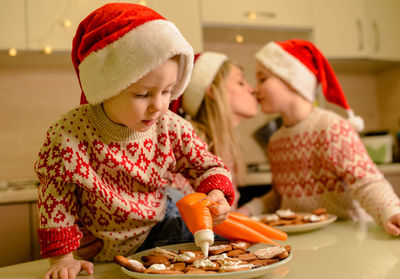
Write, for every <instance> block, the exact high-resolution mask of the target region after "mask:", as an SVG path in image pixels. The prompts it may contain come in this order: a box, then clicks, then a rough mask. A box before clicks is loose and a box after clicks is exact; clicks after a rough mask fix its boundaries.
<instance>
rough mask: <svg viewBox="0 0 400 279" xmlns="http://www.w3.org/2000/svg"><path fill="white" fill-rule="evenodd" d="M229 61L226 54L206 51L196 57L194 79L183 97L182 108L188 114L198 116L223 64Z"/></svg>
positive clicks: (192, 78)
mask: <svg viewBox="0 0 400 279" xmlns="http://www.w3.org/2000/svg"><path fill="white" fill-rule="evenodd" d="M227 60H228V57H227V56H226V55H225V54H222V53H218V52H213V51H206V52H203V53H200V54H196V55H195V62H194V66H193V72H192V77H191V79H190V82H189V85H188V87H187V88H186V91H185V93H184V94H183V95H182V108H183V110H184V111H185V113H186V114H188V115H190V116H192V117H194V116H196V115H197V113H198V111H199V109H200V106H201V103H202V102H203V99H204V96H205V94H206V89H207V87H208V86H210V85H211V83H212V82H213V80H214V79H215V76H216V75H217V73H218V71H219V69H220V68H221V66H222V64H224V62H225V61H227Z"/></svg>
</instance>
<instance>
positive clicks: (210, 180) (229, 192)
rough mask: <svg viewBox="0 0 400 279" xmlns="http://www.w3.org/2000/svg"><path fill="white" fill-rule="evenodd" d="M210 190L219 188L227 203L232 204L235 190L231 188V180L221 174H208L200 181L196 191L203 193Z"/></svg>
mask: <svg viewBox="0 0 400 279" xmlns="http://www.w3.org/2000/svg"><path fill="white" fill-rule="evenodd" d="M212 190H221V191H222V192H223V193H224V195H225V198H226V200H227V201H228V203H229V205H232V204H233V201H234V200H235V191H234V190H233V186H232V182H231V180H230V179H229V178H228V177H227V176H225V175H223V174H214V175H210V176H209V177H207V178H206V179H204V180H202V181H201V182H200V185H199V186H198V187H197V189H196V191H197V192H200V193H204V194H208V193H209V192H211V191H212Z"/></svg>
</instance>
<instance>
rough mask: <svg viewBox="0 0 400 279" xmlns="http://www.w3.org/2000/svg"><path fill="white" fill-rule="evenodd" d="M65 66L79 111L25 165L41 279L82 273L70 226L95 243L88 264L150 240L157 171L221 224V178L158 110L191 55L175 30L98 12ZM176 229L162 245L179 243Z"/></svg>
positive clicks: (226, 189)
mask: <svg viewBox="0 0 400 279" xmlns="http://www.w3.org/2000/svg"><path fill="white" fill-rule="evenodd" d="M72 60H73V64H74V66H75V69H76V72H77V74H78V78H79V82H80V85H81V88H82V91H83V93H84V96H85V98H86V99H87V101H88V102H89V104H86V105H83V106H80V107H78V108H76V109H74V110H72V111H70V112H68V113H67V114H65V115H64V116H62V117H61V118H60V119H59V120H58V121H56V122H55V123H54V124H53V125H52V126H51V127H50V128H49V130H48V132H47V138H46V140H45V143H44V145H43V147H42V148H41V150H40V153H39V158H38V160H37V162H36V164H35V170H36V173H37V175H38V177H39V179H40V188H39V200H38V210H39V220H40V228H39V230H38V234H39V241H40V243H41V248H42V255H43V256H44V257H50V264H51V266H50V268H49V271H48V272H47V274H46V276H45V278H51V277H53V278H75V276H76V274H77V273H79V271H80V270H81V269H85V270H87V271H88V272H89V273H92V268H93V266H92V264H91V263H89V262H86V261H79V260H76V259H74V257H73V255H72V252H73V251H74V250H76V249H77V247H78V246H79V239H80V238H81V233H80V231H79V229H78V226H77V225H76V223H77V221H78V220H79V222H81V223H82V225H83V226H84V227H85V228H86V229H88V230H89V231H90V232H91V233H92V234H93V235H94V236H95V237H97V238H99V239H102V240H103V243H104V244H103V248H102V250H101V252H100V253H99V254H97V256H96V257H95V260H98V261H111V260H112V259H113V257H114V256H115V255H116V254H125V255H126V254H131V253H133V252H134V251H136V250H137V249H140V247H141V245H143V243H144V241H145V240H146V238H147V240H148V239H153V238H154V237H155V235H157V234H158V233H159V232H160V228H159V226H158V225H157V224H160V223H163V222H162V221H163V219H164V217H165V215H166V211H167V210H168V209H169V208H167V199H166V188H165V184H166V182H165V179H164V174H165V173H166V172H167V171H169V172H173V173H182V174H183V175H184V176H185V178H187V179H188V180H189V181H190V183H191V185H192V186H193V188H194V190H196V191H198V192H203V193H206V194H208V196H209V198H210V199H211V200H213V201H214V202H216V203H217V205H216V206H215V208H214V209H213V212H214V213H215V215H216V218H215V221H216V222H221V221H222V220H224V219H225V218H226V215H227V214H228V212H229V205H228V203H227V200H228V202H230V203H232V202H233V200H234V192H233V189H232V184H231V181H230V174H229V171H228V170H227V168H226V167H225V166H224V165H223V163H222V161H221V160H220V159H219V158H218V157H216V156H214V155H212V154H211V153H210V152H209V151H207V145H206V144H205V143H204V142H203V141H202V140H200V139H199V138H198V137H197V136H196V134H195V133H194V131H193V129H192V126H191V125H190V124H189V123H188V122H187V121H185V120H184V119H182V118H180V117H179V116H177V115H176V114H174V113H172V112H170V111H168V105H169V103H170V100H171V99H175V98H177V97H179V95H180V94H181V93H182V92H183V90H184V89H185V88H186V86H187V83H188V82H189V77H190V74H191V71H192V66H193V50H192V48H191V47H190V45H189V44H188V43H187V42H186V40H185V39H184V38H183V36H182V34H181V33H180V32H179V31H178V29H177V28H176V27H175V25H173V24H172V23H171V22H169V21H167V20H166V19H165V18H163V17H162V16H161V15H159V14H157V13H156V12H154V11H153V10H151V9H149V8H147V7H144V6H140V5H135V4H127V3H114V4H107V5H105V6H103V7H100V8H99V9H97V10H95V11H94V12H93V13H91V14H90V15H89V16H88V17H86V18H85V19H84V20H83V21H82V22H81V23H80V25H79V26H78V29H77V32H76V35H75V38H74V41H73V48H72ZM225 198H226V199H225ZM174 217H176V216H174ZM180 225H182V222H180ZM154 228H157V229H156V230H153V229H154ZM185 228H186V227H184V226H181V227H179V228H178V231H175V232H174V234H173V235H170V236H169V237H171V242H172V241H173V240H175V239H173V237H175V236H176V237H178V238H180V237H181V238H183V237H189V236H190V233H188V230H187V229H186V231H185ZM178 240H179V239H178ZM180 240H182V239H180ZM148 244H149V243H147V245H148Z"/></svg>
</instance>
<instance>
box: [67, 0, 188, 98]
mask: <svg viewBox="0 0 400 279" xmlns="http://www.w3.org/2000/svg"><path fill="white" fill-rule="evenodd" d="M71 56H72V62H73V64H74V67H75V71H76V73H77V75H78V79H79V84H80V86H81V89H82V96H81V104H82V103H87V102H90V103H101V102H102V101H104V100H106V99H109V98H111V97H113V96H116V95H118V94H119V93H120V92H121V91H122V90H124V89H126V88H127V87H128V86H129V85H131V84H132V83H135V82H136V81H138V80H139V79H140V78H142V77H143V76H145V75H146V74H147V73H148V72H150V71H151V70H153V69H155V68H156V67H158V66H160V65H161V64H162V63H164V62H165V61H166V60H168V59H169V58H171V57H174V56H179V72H178V82H177V84H176V85H175V87H174V88H173V90H172V95H171V98H172V99H176V98H178V97H179V96H180V95H181V94H182V93H183V91H184V90H185V88H186V86H187V84H188V83H189V79H190V75H191V72H192V68H193V56H194V53H193V49H192V47H191V46H190V45H189V43H188V42H187V41H186V40H185V38H184V37H183V35H182V34H181V32H180V31H179V30H178V28H177V27H176V26H175V25H174V24H173V23H172V22H170V21H168V20H166V19H165V18H164V17H163V16H161V15H160V14H158V13H156V12H155V11H153V10H152V9H150V8H148V7H145V6H143V5H136V4H131V3H110V4H106V5H104V6H102V7H100V8H98V9H97V10H95V11H93V12H92V13H91V14H90V15H88V16H87V17H86V18H85V19H84V20H83V21H82V22H81V23H80V24H79V26H78V28H77V31H76V34H75V37H74V39H73V42H72V53H71Z"/></svg>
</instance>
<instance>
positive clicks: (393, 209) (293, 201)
mask: <svg viewBox="0 0 400 279" xmlns="http://www.w3.org/2000/svg"><path fill="white" fill-rule="evenodd" d="M256 59H257V66H256V78H257V88H256V92H257V95H258V101H259V103H260V105H261V109H262V111H263V112H264V113H279V114H280V115H281V116H282V118H283V127H282V128H280V129H279V130H278V131H277V132H276V133H274V134H273V135H272V137H271V138H270V141H269V144H268V158H269V163H270V165H271V171H272V174H273V191H271V192H270V193H268V194H266V195H265V196H264V197H261V198H255V199H253V200H252V201H251V202H249V203H247V204H246V205H244V206H243V207H242V208H241V209H240V212H242V213H247V214H252V215H258V214H260V213H262V212H274V211H275V210H276V209H278V208H290V209H292V210H295V211H312V210H314V209H317V208H320V207H325V208H326V209H327V210H328V212H330V213H332V214H335V215H337V216H338V217H341V218H349V217H352V218H354V219H357V218H358V217H359V216H360V213H361V212H362V211H360V210H359V209H360V208H359V205H361V206H362V207H363V208H364V209H366V211H367V212H368V213H369V214H370V215H372V217H374V219H375V220H376V222H377V223H378V224H381V225H382V226H384V228H385V229H386V231H387V232H389V233H390V234H392V235H400V200H399V198H398V197H397V196H396V194H395V193H394V191H393V189H392V187H391V185H390V184H389V182H388V181H387V180H385V178H384V176H383V175H382V173H381V172H380V171H379V169H378V168H377V166H376V165H375V164H374V163H373V162H372V161H371V159H370V158H369V156H368V154H367V152H366V150H365V148H364V146H363V144H362V141H361V140H360V138H359V136H358V134H357V132H356V131H355V130H354V128H353V127H352V125H353V126H354V127H356V128H357V129H359V130H360V129H362V124H363V122H362V119H360V118H359V117H356V116H354V113H353V112H352V111H351V109H350V107H349V105H348V104H347V101H346V99H345V96H344V94H343V92H342V89H341V87H340V85H339V83H338V81H337V79H336V76H335V74H334V72H333V70H332V68H331V67H330V65H329V63H328V61H327V60H326V58H325V57H324V56H323V55H322V53H321V52H320V51H319V50H318V49H317V48H316V47H315V46H314V45H313V44H312V43H310V42H307V41H302V40H289V41H285V42H271V43H269V44H267V45H266V46H264V47H263V48H262V49H261V50H260V51H259V52H257V53H256ZM319 84H320V85H321V86H322V91H323V93H324V95H325V98H326V99H327V100H328V101H330V102H333V103H335V104H337V105H339V106H341V107H343V108H344V109H346V110H347V111H348V114H349V121H347V120H345V119H343V118H342V117H340V116H339V115H337V114H335V113H333V112H331V111H327V110H324V109H322V108H318V107H313V105H312V102H313V101H314V99H315V93H316V89H317V85H319ZM351 124H352V125H351Z"/></svg>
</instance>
